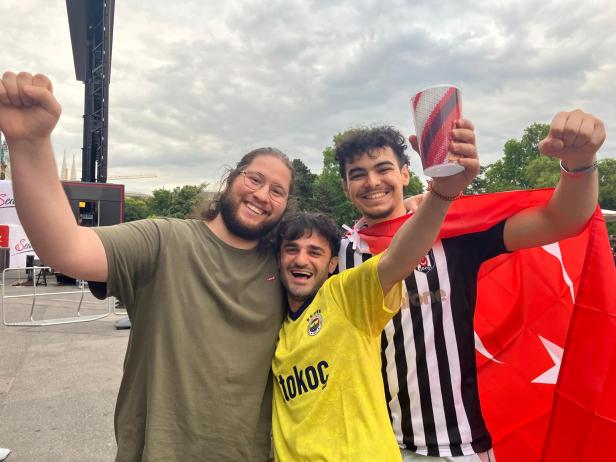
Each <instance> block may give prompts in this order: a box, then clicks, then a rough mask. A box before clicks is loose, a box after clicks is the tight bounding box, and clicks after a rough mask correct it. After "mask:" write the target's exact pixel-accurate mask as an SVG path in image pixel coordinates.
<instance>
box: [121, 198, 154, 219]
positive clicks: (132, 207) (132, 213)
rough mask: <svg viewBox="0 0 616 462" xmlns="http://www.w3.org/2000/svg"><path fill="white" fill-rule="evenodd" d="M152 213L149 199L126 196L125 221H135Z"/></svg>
mask: <svg viewBox="0 0 616 462" xmlns="http://www.w3.org/2000/svg"><path fill="white" fill-rule="evenodd" d="M149 215H150V208H149V207H148V202H147V199H144V198H141V197H131V196H126V197H125V198H124V221H125V222H126V221H135V220H142V219H144V218H147V217H148V216H149Z"/></svg>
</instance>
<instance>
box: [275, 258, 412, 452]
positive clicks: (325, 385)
mask: <svg viewBox="0 0 616 462" xmlns="http://www.w3.org/2000/svg"><path fill="white" fill-rule="evenodd" d="M379 259H380V255H379V256H376V257H373V258H371V259H370V260H368V261H367V262H365V263H364V264H362V265H359V266H358V267H356V268H353V269H349V270H347V271H344V272H343V273H341V274H339V275H335V276H332V277H331V278H329V279H328V280H327V281H326V282H325V284H323V286H322V287H321V289H320V290H319V292H318V293H317V294H316V296H315V297H314V299H313V300H312V301H308V302H307V303H305V304H304V306H302V308H301V309H300V310H299V311H298V312H297V313H289V314H288V315H287V317H286V319H285V321H284V323H283V325H282V328H281V330H280V336H279V339H278V345H277V347H276V354H275V355H274V359H273V361H272V370H273V373H274V408H273V422H272V427H273V435H274V451H275V456H276V460H277V461H280V462H318V461H329V462H344V461H353V462H361V461H366V462H368V461H369V462H379V461H383V462H385V461H387V462H389V461H400V460H401V456H400V450H399V449H398V444H397V443H396V440H395V438H394V433H393V430H392V427H391V423H390V421H389V415H388V413H387V406H386V404H385V391H384V389H383V379H382V378H381V351H380V346H381V339H380V334H381V331H382V330H383V328H384V327H385V324H387V322H388V321H389V320H390V319H391V317H392V316H393V315H394V314H395V312H396V311H397V310H398V309H399V307H400V304H401V297H402V284H401V283H399V284H397V285H396V286H395V287H394V288H393V289H392V290H391V291H390V292H389V294H387V297H385V299H384V297H383V291H382V289H381V285H380V283H379V278H378V273H377V263H378V261H379ZM306 305H307V306H306ZM388 307H394V308H388ZM293 318H295V319H293Z"/></svg>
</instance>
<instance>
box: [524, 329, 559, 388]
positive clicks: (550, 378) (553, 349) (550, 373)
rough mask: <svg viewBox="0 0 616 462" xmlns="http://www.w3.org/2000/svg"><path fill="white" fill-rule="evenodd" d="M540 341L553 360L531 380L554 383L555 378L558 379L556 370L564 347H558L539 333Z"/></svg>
mask: <svg viewBox="0 0 616 462" xmlns="http://www.w3.org/2000/svg"><path fill="white" fill-rule="evenodd" d="M538 337H539V340H541V343H543V346H544V347H545V349H546V350H547V352H548V354H549V355H550V358H552V361H554V366H552V367H551V368H550V369H548V370H547V371H545V372H544V373H543V374H541V375H540V376H539V377H536V378H534V379H533V380H531V382H532V383H547V384H552V385H555V384H556V380H557V379H558V372H559V371H560V363H561V362H562V360H563V353H564V352H565V350H564V348H561V347H559V346H558V345H556V344H555V343H553V342H550V341H549V340H548V339H546V338H543V337H542V336H541V335H539V336H538Z"/></svg>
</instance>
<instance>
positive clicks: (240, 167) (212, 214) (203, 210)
mask: <svg viewBox="0 0 616 462" xmlns="http://www.w3.org/2000/svg"><path fill="white" fill-rule="evenodd" d="M260 156H271V157H276V158H277V159H280V160H281V161H282V163H283V164H284V165H285V166H286V167H287V168H288V169H289V171H290V172H291V183H290V184H289V196H290V195H291V194H293V183H294V182H295V169H294V168H293V164H292V163H291V161H290V160H289V158H288V157H287V155H286V154H285V153H284V152H282V151H281V150H280V149H276V148H271V147H266V148H257V149H253V150H252V151H250V152H249V153H247V154H244V156H243V157H242V158H241V159H240V160H239V162H238V163H237V165H236V166H235V168H231V167H229V168H227V172H226V173H225V175H224V176H223V179H222V182H221V186H220V189H219V190H218V192H217V193H216V195H215V196H214V197H213V198H212V199H210V200H207V201H205V203H202V204H201V205H199V206H198V209H197V211H196V212H195V213H193V214H192V216H195V217H199V218H201V219H202V220H205V221H212V220H213V219H214V218H216V217H217V216H218V214H219V213H220V199H221V197H222V196H223V194H225V193H226V192H227V191H228V190H229V188H230V187H231V185H232V184H233V182H234V181H235V179H236V178H237V177H238V175H239V174H240V173H241V172H243V171H244V170H245V169H246V167H248V166H249V165H250V164H251V163H252V161H253V160H255V159H256V158H257V157H260Z"/></svg>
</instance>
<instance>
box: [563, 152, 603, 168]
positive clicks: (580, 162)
mask: <svg viewBox="0 0 616 462" xmlns="http://www.w3.org/2000/svg"><path fill="white" fill-rule="evenodd" d="M560 162H561V165H562V167H564V168H563V170H564V171H567V170H569V171H575V170H583V169H585V168H587V167H591V166H592V165H593V164H594V163H595V162H597V156H596V155H593V156H591V157H588V158H584V159H579V158H575V157H574V158H569V159H567V160H564V159H560Z"/></svg>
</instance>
